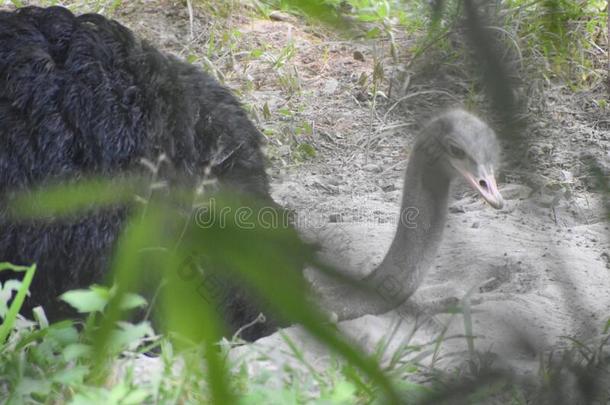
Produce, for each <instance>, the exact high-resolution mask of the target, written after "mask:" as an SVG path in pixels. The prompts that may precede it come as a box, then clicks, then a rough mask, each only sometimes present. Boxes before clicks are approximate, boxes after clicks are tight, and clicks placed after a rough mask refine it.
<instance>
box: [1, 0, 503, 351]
mask: <svg viewBox="0 0 610 405" xmlns="http://www.w3.org/2000/svg"><path fill="white" fill-rule="evenodd" d="M261 144H262V135H261V134H260V132H259V131H258V130H257V129H256V128H255V126H254V125H253V124H252V122H251V121H250V120H249V119H248V117H247V115H246V113H245V112H244V110H243V109H242V108H241V106H240V104H239V102H238V101H237V100H236V99H235V97H234V96H233V95H232V94H231V93H230V91H229V90H228V89H226V88H225V87H223V86H221V85H220V84H219V83H218V82H216V81H215V80H214V79H213V78H211V77H210V76H209V75H207V74H205V73H204V72H203V71H201V70H200V69H199V68H197V67H196V66H193V65H191V64H188V63H185V62H182V61H180V60H178V59H177V58H175V57H173V56H170V55H166V54H163V53H161V52H159V51H157V50H156V49H155V48H154V47H152V46H151V45H150V44H148V43H147V42H146V41H143V40H141V39H139V38H137V37H136V36H134V35H133V33H132V32H131V31H130V30H128V29H127V28H125V27H124V26H122V25H120V24H119V23H117V22H115V21H111V20H108V19H106V18H104V17H102V16H100V15H97V14H84V15H80V16H75V15H73V14H72V13H71V12H70V11H68V10H67V9H65V8H61V7H50V8H38V7H27V8H22V9H18V10H17V11H14V12H0V195H1V196H3V197H5V196H7V195H9V194H12V193H15V192H19V191H24V190H29V189H31V188H34V187H36V186H40V185H44V184H47V183H50V182H57V181H70V180H72V179H78V178H81V177H83V176H86V175H98V176H105V177H109V176H114V175H120V174H123V173H131V172H138V171H139V170H142V167H141V164H140V161H141V160H142V159H147V160H149V161H154V160H156V159H157V158H158V156H159V155H161V154H164V155H166V156H167V159H166V161H167V165H169V166H171V167H170V168H169V169H168V170H169V171H170V175H172V174H175V175H176V176H175V177H179V178H187V179H189V178H191V179H197V177H199V176H200V175H201V174H202V173H204V172H206V171H209V172H211V174H212V175H213V176H215V177H216V178H217V179H218V180H219V182H220V183H221V184H223V185H224V186H226V187H228V188H230V189H233V190H236V191H238V192H242V193H246V194H249V195H252V196H255V197H257V198H259V199H262V200H264V201H268V202H269V203H271V204H273V200H272V198H271V196H270V194H269V182H268V178H267V175H266V173H265V165H264V157H263V154H262V152H261V148H260V147H261ZM496 154H497V143H496V140H495V137H494V134H493V132H492V131H491V130H490V129H489V128H488V127H487V126H486V125H485V124H483V123H482V122H481V121H480V120H478V119H477V118H475V117H474V116H472V115H470V114H469V113H466V112H463V111H453V112H449V113H447V114H444V115H442V116H441V117H439V118H438V119H436V120H434V121H432V123H431V124H430V125H428V126H427V127H426V129H425V130H424V131H423V134H422V136H421V137H420V138H419V140H418V142H417V145H416V147H415V151H414V153H413V155H412V157H411V159H410V162H409V166H408V170H407V174H406V180H405V196H404V199H403V211H404V210H405V209H407V208H410V207H415V208H416V209H417V210H418V215H417V216H416V217H415V220H416V222H417V227H416V228H415V229H407V228H404V227H399V229H398V231H397V233H396V237H395V239H394V241H393V242H392V245H391V248H390V250H389V253H388V255H387V256H386V258H385V259H384V261H383V262H382V264H381V265H380V267H379V268H378V269H377V270H376V271H375V272H373V273H372V274H371V275H370V276H369V277H367V278H366V280H365V281H366V283H368V284H370V285H371V286H373V287H376V286H377V285H379V284H380V283H382V284H383V283H386V284H387V282H388V280H390V279H391V281H392V282H396V283H398V284H399V285H400V286H401V290H400V293H399V294H398V295H397V296H395V297H393V298H392V299H391V300H385V299H380V298H379V297H375V296H368V295H367V296H364V295H362V294H361V293H360V292H358V291H357V290H353V289H351V288H350V287H347V286H343V285H336V284H333V283H332V282H330V281H329V282H328V284H325V285H319V284H318V285H317V284H316V283H314V289H316V290H318V291H319V293H320V294H321V295H322V297H323V299H322V302H323V304H322V305H323V307H325V309H327V310H328V311H331V312H335V313H337V315H338V316H339V318H340V319H348V318H353V317H356V316H359V315H363V314H367V313H380V312H384V311H386V310H389V309H391V308H392V307H393V306H394V305H395V304H396V303H398V302H401V301H403V300H404V299H406V298H407V297H408V296H409V295H410V294H411V293H412V292H413V291H414V290H415V289H416V288H417V286H418V285H419V283H420V282H421V278H422V276H423V273H424V270H425V269H426V268H427V267H428V266H429V265H430V262H431V260H432V258H433V256H434V252H435V251H436V249H437V247H438V244H439V242H440V238H441V232H442V228H443V223H444V219H445V215H446V211H447V207H446V205H447V194H448V186H449V183H450V181H451V179H452V178H453V177H455V173H461V174H462V175H463V176H464V177H465V178H466V179H467V180H468V181H469V182H470V183H471V185H472V186H473V187H474V188H475V189H476V190H478V191H479V192H480V193H481V195H482V196H483V198H484V199H486V200H487V201H488V202H489V203H490V204H491V205H492V206H494V207H496V208H499V207H500V206H501V205H502V198H501V196H500V195H499V193H498V191H497V188H496V183H495V180H494V178H493V165H494V163H495V159H496ZM405 212H406V211H405ZM127 216H128V212H127V211H126V210H125V209H122V208H116V209H114V208H113V209H108V210H103V211H100V212H95V213H93V214H87V215H85V216H83V217H79V218H77V219H73V220H70V221H54V222H51V223H39V222H36V221H25V222H20V221H17V220H15V219H13V218H11V217H10V216H9V215H8V209H7V206H6V204H5V203H4V202H3V201H0V230H1V231H0V262H3V261H7V262H12V263H14V264H31V263H33V262H36V263H38V272H37V275H36V277H35V278H34V281H33V284H32V285H31V287H30V290H31V296H30V297H29V298H28V299H27V301H26V306H25V309H26V310H27V309H29V308H33V307H35V306H38V305H42V306H43V307H44V308H45V311H47V316H48V317H49V319H51V320H53V319H58V318H61V317H63V316H65V315H66V314H67V313H70V312H69V309H68V308H67V307H66V306H63V305H62V304H58V303H57V297H58V296H59V295H60V294H61V293H63V292H65V291H67V290H70V289H75V288H83V287H86V286H89V285H90V284H92V283H94V282H99V281H101V280H103V278H104V275H105V273H106V272H107V270H108V268H109V261H110V259H109V258H110V257H111V253H112V250H113V247H114V244H115V242H116V240H117V237H118V235H119V234H120V232H121V230H122V229H123V227H124V225H125V223H126V220H127ZM5 279H6V275H5V274H0V281H4V280H5ZM234 291H235V292H236V293H235V294H234V295H233V296H232V297H231V300H230V301H229V302H227V303H226V308H223V311H224V313H223V315H224V317H225V319H226V320H227V322H228V323H229V325H230V329H231V330H232V331H235V330H238V329H239V328H240V327H241V326H243V325H246V324H248V323H251V322H252V321H253V320H254V319H256V318H257V316H258V314H259V312H260V310H259V308H258V307H257V305H255V304H253V303H252V302H251V301H250V300H249V299H248V296H247V295H246V294H242V293H241V290H240V289H238V288H236V289H235V290H234ZM275 329H276V325H275V324H274V323H273V322H271V323H263V324H261V323H259V324H256V325H254V326H253V327H251V328H248V329H246V330H245V331H244V332H243V333H242V337H243V338H244V339H246V340H255V339H257V338H259V337H262V336H265V335H267V334H269V333H271V332H273V331H275Z"/></svg>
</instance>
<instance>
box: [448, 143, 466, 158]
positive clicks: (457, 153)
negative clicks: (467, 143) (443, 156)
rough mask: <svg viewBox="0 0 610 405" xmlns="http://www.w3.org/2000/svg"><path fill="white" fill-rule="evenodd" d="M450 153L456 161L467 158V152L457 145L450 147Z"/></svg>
mask: <svg viewBox="0 0 610 405" xmlns="http://www.w3.org/2000/svg"><path fill="white" fill-rule="evenodd" d="M449 153H451V155H452V156H453V157H454V158H456V159H463V158H464V157H465V156H466V152H464V150H463V149H460V148H458V147H457V146H455V145H449Z"/></svg>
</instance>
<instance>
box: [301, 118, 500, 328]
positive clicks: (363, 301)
mask: <svg viewBox="0 0 610 405" xmlns="http://www.w3.org/2000/svg"><path fill="white" fill-rule="evenodd" d="M498 153H499V149H498V142H497V140H496V136H495V134H494V132H493V131H492V130H491V129H490V128H489V127H488V126H487V125H486V124H485V123H484V122H482V121H481V120H480V119H478V118H477V117H475V116H474V115H472V114H470V113H468V112H466V111H463V110H452V111H449V112H446V113H444V114H442V115H440V116H439V117H437V118H435V119H434V120H432V121H431V122H430V123H429V124H428V125H427V126H426V127H425V128H424V129H423V131H422V133H421V134H420V135H419V137H418V139H417V141H416V144H415V147H414V148H413V152H412V155H411V158H410V159H409V163H408V165H407V170H406V173H405V180H404V189H403V197H402V204H401V209H400V216H399V220H398V226H397V229H396V234H395V236H394V239H393V240H392V243H391V245H390V248H389V249H388V252H387V254H386V255H385V257H384V259H383V260H382V261H381V263H380V264H379V266H378V267H377V268H376V269H374V270H373V272H372V273H370V274H369V275H368V276H366V277H365V278H364V279H363V280H362V283H361V284H363V287H366V288H362V289H357V288H354V286H352V285H348V284H340V283H337V282H336V281H335V280H331V279H330V278H328V277H323V281H322V282H320V279H319V278H318V276H316V277H314V280H313V288H314V290H315V291H317V293H318V295H319V296H320V297H321V300H322V301H321V304H320V306H321V308H322V309H323V310H324V311H326V312H329V313H333V314H335V315H336V316H337V318H338V320H347V319H353V318H357V317H360V316H362V315H365V314H381V313H384V312H387V311H389V310H391V309H394V308H395V307H397V306H398V305H400V304H401V303H402V302H404V301H405V300H406V299H407V298H409V296H411V294H413V293H414V292H415V290H416V289H417V288H418V287H419V285H420V284H421V282H422V280H423V278H424V275H425V273H426V271H427V270H428V268H429V267H430V266H431V265H432V262H433V260H434V257H435V255H436V252H437V250H438V247H439V245H440V242H441V239H442V234H443V228H444V227H445V221H446V217H447V203H448V196H449V189H450V185H451V183H452V181H453V180H454V179H456V178H458V177H463V178H464V179H465V180H466V181H467V182H468V183H469V184H470V185H471V186H472V187H473V188H474V189H475V190H476V191H477V192H478V193H479V194H480V195H481V196H482V197H483V199H484V200H486V201H487V202H488V203H489V204H490V205H491V206H492V207H494V208H496V209H499V208H502V206H503V199H502V196H501V195H500V193H499V191H498V188H497V186H496V181H495V178H494V167H495V165H496V164H497V161H498Z"/></svg>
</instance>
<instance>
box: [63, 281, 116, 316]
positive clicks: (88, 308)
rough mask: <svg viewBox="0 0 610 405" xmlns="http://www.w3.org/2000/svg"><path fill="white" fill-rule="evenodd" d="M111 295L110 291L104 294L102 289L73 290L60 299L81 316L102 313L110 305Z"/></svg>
mask: <svg viewBox="0 0 610 405" xmlns="http://www.w3.org/2000/svg"><path fill="white" fill-rule="evenodd" d="M109 297H110V294H109V292H108V290H106V291H105V293H104V292H103V290H100V289H93V287H92V288H91V289H89V290H72V291H68V292H65V293H63V294H62V295H60V296H59V298H60V299H61V300H62V301H64V302H67V303H68V304H69V305H70V306H72V307H73V308H74V309H76V310H77V311H78V312H79V313H81V314H88V313H91V312H102V311H103V310H104V308H105V307H106V304H108V299H109Z"/></svg>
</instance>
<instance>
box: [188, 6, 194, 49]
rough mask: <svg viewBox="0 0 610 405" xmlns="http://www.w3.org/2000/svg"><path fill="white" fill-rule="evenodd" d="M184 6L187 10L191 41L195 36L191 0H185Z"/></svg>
mask: <svg viewBox="0 0 610 405" xmlns="http://www.w3.org/2000/svg"><path fill="white" fill-rule="evenodd" d="M186 8H187V9H188V12H189V28H190V36H191V38H190V40H191V41H192V40H193V39H194V38H195V30H194V28H193V27H194V25H195V17H194V16H193V3H192V1H191V0H186Z"/></svg>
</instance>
